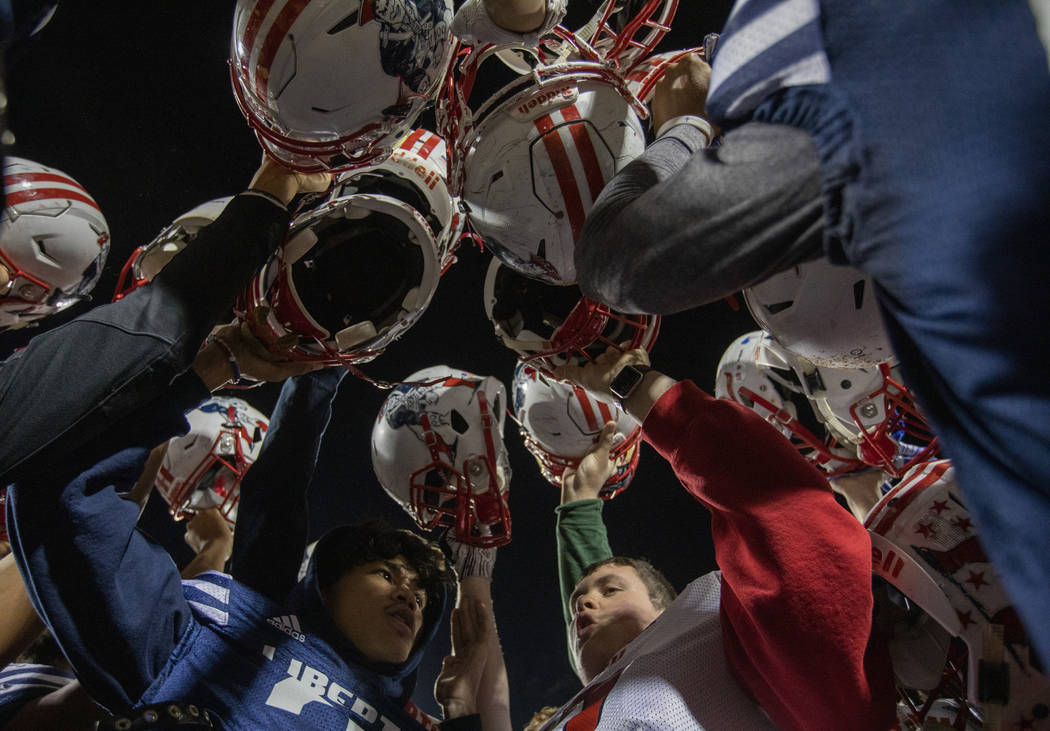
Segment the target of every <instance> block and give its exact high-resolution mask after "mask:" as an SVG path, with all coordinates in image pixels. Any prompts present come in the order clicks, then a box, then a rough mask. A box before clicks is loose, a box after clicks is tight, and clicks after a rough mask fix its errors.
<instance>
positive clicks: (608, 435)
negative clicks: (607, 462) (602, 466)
mask: <svg viewBox="0 0 1050 731" xmlns="http://www.w3.org/2000/svg"><path fill="white" fill-rule="evenodd" d="M616 436H617V434H616V422H615V421H607V422H605V424H604V426H602V431H601V434H599V435H598V444H597V446H595V448H594V451H595V452H597V453H598V454H599V455H600V456H603V457H605V458H606V459H608V457H609V452H610V451H612V448H613V444H614V443H615V441H616Z"/></svg>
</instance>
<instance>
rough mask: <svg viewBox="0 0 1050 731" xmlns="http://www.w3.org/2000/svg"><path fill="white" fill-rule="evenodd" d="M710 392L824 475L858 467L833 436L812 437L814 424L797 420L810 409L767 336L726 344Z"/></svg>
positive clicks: (750, 335)
mask: <svg viewBox="0 0 1050 731" xmlns="http://www.w3.org/2000/svg"><path fill="white" fill-rule="evenodd" d="M714 393H715V397H716V398H724V399H729V400H731V401H736V402H737V403H739V404H742V405H744V406H746V407H748V408H749V409H751V410H752V411H754V412H755V413H757V414H758V415H759V416H761V417H762V418H763V419H765V420H766V421H767V422H769V423H770V424H772V425H773V426H774V427H776V429H777V431H779V432H780V433H781V434H783V435H784V436H785V437H786V438H787V439H788V440H790V441H791V443H792V444H793V445H795V447H796V448H797V449H798V450H799V452H800V453H801V454H802V455H803V456H804V457H806V459H808V460H810V461H811V462H813V463H814V464H816V465H817V466H818V467H820V468H821V469H823V470H824V471H826V472H828V473H829V476H833V475H839V474H844V473H846V472H852V471H853V470H857V469H861V468H863V467H864V464H863V463H862V462H861V461H860V460H859V459H857V458H856V457H854V456H852V454H851V450H848V449H846V448H844V447H842V446H841V445H840V444H839V443H838V442H837V441H836V440H835V438H834V437H833V436H830V435H828V434H826V433H825V432H824V431H823V430H818V431H817V433H814V430H815V429H817V427H819V426H820V423H819V421H818V422H816V423H815V424H814V425H813V429H810V428H809V427H807V426H806V425H805V424H803V422H802V421H801V420H800V419H799V415H800V413H805V410H808V409H809V408H810V406H809V403H808V402H807V400H806V397H805V392H804V386H803V385H802V383H800V381H799V379H798V377H797V375H796V374H795V373H794V372H793V371H792V369H791V367H790V365H789V361H788V360H786V359H785V357H784V354H783V352H782V349H780V348H779V346H778V345H777V344H776V342H775V341H774V340H773V339H772V338H771V337H770V336H769V333H766V332H763V331H761V330H756V331H754V332H749V333H745V334H743V335H741V336H740V337H738V338H737V339H736V340H734V341H733V342H732V343H730V345H729V347H728V348H726V351H725V352H724V353H723V354H722V358H721V360H719V361H718V368H717V371H716V375H715V390H714ZM817 434H820V435H821V436H817Z"/></svg>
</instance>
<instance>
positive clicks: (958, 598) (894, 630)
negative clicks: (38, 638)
mask: <svg viewBox="0 0 1050 731" xmlns="http://www.w3.org/2000/svg"><path fill="white" fill-rule="evenodd" d="M864 525H865V527H866V528H867V529H868V534H869V535H870V536H871V556H872V568H873V570H874V572H875V574H876V575H877V576H879V577H880V578H881V579H883V580H884V581H885V582H886V583H887V584H889V585H890V586H889V587H887V586H886V585H885V584H881V585H880V586H878V587H877V590H876V592H875V603H876V612H875V617H876V623H877V624H878V625H879V627H880V629H881V630H882V634H883V636H884V637H886V638H887V640H888V643H889V649H890V658H891V660H892V662H893V669H894V674H895V675H896V677H897V687H898V691H899V695H900V698H901V708H902V709H903V710H904V711H905V713H906V715H907V716H908V717H909V720H910V721H911V723H912V724H914V725H913V726H906V727H908V728H931V726H926V725H923V724H924V723H928V722H929V721H930V720H931V718H930V715H929V714H930V713H931V712H933V709H934V707H935V706H936V701H937V700H938V699H942V698H944V699H950V700H955V701H957V705H956V710H957V711H959V712H960V713H957V714H956V718H955V719H954V722H955V723H954V728H966V727H968V726H969V723H970V721H981V722H982V725H980V726H979V727H982V728H986V729H987V728H998V729H1022V728H1025V729H1042V730H1044V731H1045V730H1046V729H1050V717H1048V716H1050V714H1048V713H1047V711H1048V707H1050V678H1048V677H1047V675H1046V671H1045V670H1044V669H1042V668H1041V666H1040V665H1039V663H1038V661H1037V658H1036V657H1035V650H1034V649H1033V648H1032V647H1031V644H1030V642H1029V639H1028V636H1027V634H1026V633H1025V630H1024V627H1023V626H1022V625H1021V621H1020V619H1019V617H1018V615H1017V613H1016V611H1015V610H1014V607H1013V603H1012V602H1011V600H1010V598H1009V596H1007V594H1006V591H1005V590H1004V589H1003V586H1002V584H1001V582H1000V581H999V577H998V576H997V575H996V572H995V568H994V566H993V565H992V564H991V562H990V561H989V560H988V557H987V556H986V555H985V552H984V548H983V547H982V546H981V544H980V541H979V536H978V535H977V532H976V527H975V526H974V523H973V521H972V520H971V518H970V513H969V511H968V510H967V508H966V505H965V503H964V501H963V499H962V494H961V493H960V492H959V488H958V486H957V485H956V482H955V471H954V468H953V466H952V464H951V462H950V461H948V460H937V461H934V462H926V463H924V464H921V465H918V466H916V467H914V468H913V469H912V470H911V471H910V472H908V474H906V475H905V476H904V477H903V478H902V479H901V481H900V482H899V483H898V484H897V486H896V487H894V488H893V489H892V490H890V491H889V492H888V493H887V494H886V495H884V496H883V498H882V499H881V500H880V501H879V502H878V504H877V505H876V506H875V507H874V508H872V510H871V512H870V513H869V514H868V516H867V517H866V518H865V520H864ZM891 587H892V588H891ZM960 715H961V716H962V717H960ZM964 723H965V724H967V726H964ZM973 725H978V724H973Z"/></svg>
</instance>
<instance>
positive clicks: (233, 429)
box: [154, 396, 270, 524]
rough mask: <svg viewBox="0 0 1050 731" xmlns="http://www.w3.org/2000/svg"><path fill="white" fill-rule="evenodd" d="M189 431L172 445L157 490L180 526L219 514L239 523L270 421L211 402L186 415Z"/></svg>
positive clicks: (237, 406) (228, 402) (231, 403)
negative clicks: (202, 513)
mask: <svg viewBox="0 0 1050 731" xmlns="http://www.w3.org/2000/svg"><path fill="white" fill-rule="evenodd" d="M186 421H188V422H189V425H190V430H189V432H187V433H186V434H185V435H184V436H181V437H174V438H173V439H171V440H170V441H169V442H168V450H167V452H165V453H164V459H163V461H162V462H161V465H160V470H159V471H158V472H157V477H156V479H155V481H154V484H155V485H156V487H157V490H158V491H159V492H160V494H161V495H162V496H163V497H164V500H165V501H166V502H167V503H168V507H169V509H170V511H171V514H172V516H173V517H174V518H175V519H176V520H181V519H182V518H185V517H186V515H187V514H191V513H195V512H197V511H198V510H204V509H206V508H215V507H217V508H219V509H220V510H221V511H222V514H223V516H225V518H226V520H228V521H229V522H230V523H231V524H232V523H235V522H236V521H237V502H238V501H239V500H240V486H241V480H243V479H244V475H245V473H246V472H247V471H248V468H249V467H251V466H252V463H253V462H255V460H256V458H258V456H259V450H260V449H262V442H263V438H264V437H265V436H266V430H267V429H268V428H269V426H270V421H269V419H267V418H266V416H264V415H263V414H262V413H261V412H259V411H257V410H256V409H254V408H252V407H251V406H249V405H248V404H247V403H245V402H244V401H242V400H241V399H236V398H224V397H222V396H212V397H211V398H210V399H208V400H207V401H205V402H204V403H203V404H201V405H200V406H198V407H197V408H196V409H194V410H193V411H191V412H189V413H188V414H187V415H186Z"/></svg>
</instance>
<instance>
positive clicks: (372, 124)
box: [230, 0, 452, 172]
mask: <svg viewBox="0 0 1050 731" xmlns="http://www.w3.org/2000/svg"><path fill="white" fill-rule="evenodd" d="M451 22H452V4H451V2H450V0H276V2H275V1H274V0H238V2H237V7H236V10H235V11H234V15H233V37H232V42H231V51H230V76H231V79H232V82H233V91H234V97H235V99H236V100H237V105H238V106H239V107H240V109H241V112H242V113H243V114H244V116H245V118H246V119H247V120H248V124H249V125H250V126H251V127H252V128H253V129H254V130H255V134H256V136H257V137H258V138H259V142H260V144H262V146H263V149H265V150H266V152H267V153H268V154H269V155H271V156H272V157H274V158H275V159H277V160H280V161H281V162H282V163H284V164H285V165H287V166H288V167H291V168H294V169H297V170H302V171H306V172H315V171H320V170H345V169H350V168H354V167H360V166H362V165H368V164H374V163H376V162H378V161H381V160H382V159H384V158H385V157H387V156H388V155H389V154H390V152H391V151H392V150H393V148H394V145H395V144H396V143H397V141H398V140H399V139H401V138H402V137H404V136H405V135H406V134H407V133H408V132H409V130H411V128H412V125H413V123H414V122H415V120H416V118H417V117H418V116H419V114H420V112H421V111H422V110H423V108H424V106H426V104H427V103H428V102H429V100H430V99H431V97H432V96H433V94H434V92H435V91H436V89H437V87H438V85H439V84H440V82H441V81H442V79H443V78H444V77H445V74H446V72H447V70H448V64H449V61H450V60H451V57H452V37H451V34H450V24H451Z"/></svg>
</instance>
